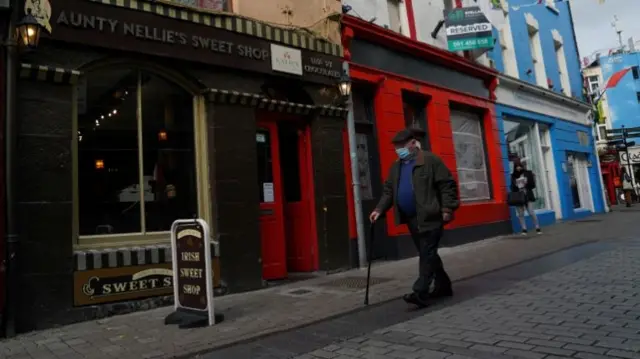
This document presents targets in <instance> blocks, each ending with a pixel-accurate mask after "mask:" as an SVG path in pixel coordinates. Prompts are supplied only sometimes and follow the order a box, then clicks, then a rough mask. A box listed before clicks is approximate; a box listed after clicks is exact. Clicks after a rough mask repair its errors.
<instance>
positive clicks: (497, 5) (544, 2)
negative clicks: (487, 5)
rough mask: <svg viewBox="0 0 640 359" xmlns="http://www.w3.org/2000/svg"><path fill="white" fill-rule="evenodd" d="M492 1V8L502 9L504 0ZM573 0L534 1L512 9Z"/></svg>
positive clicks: (599, 0) (600, 2) (599, 2)
mask: <svg viewBox="0 0 640 359" xmlns="http://www.w3.org/2000/svg"><path fill="white" fill-rule="evenodd" d="M490 1H491V6H492V7H493V8H494V9H501V8H502V4H501V2H502V0H490ZM569 1H571V0H551V1H548V0H533V2H531V3H529V4H524V5H511V9H512V10H514V11H518V10H520V9H522V8H527V7H533V6H538V5H546V3H547V2H554V3H557V2H569ZM597 1H598V4H600V5H602V4H604V2H605V0H597Z"/></svg>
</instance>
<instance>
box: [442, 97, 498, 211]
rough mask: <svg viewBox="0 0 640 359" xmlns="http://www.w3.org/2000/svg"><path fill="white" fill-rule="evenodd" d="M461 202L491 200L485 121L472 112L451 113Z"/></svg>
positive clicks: (452, 111) (453, 111) (456, 111)
mask: <svg viewBox="0 0 640 359" xmlns="http://www.w3.org/2000/svg"><path fill="white" fill-rule="evenodd" d="M451 129H452V132H453V143H454V146H455V149H456V166H457V171H458V186H459V188H460V199H461V200H462V201H463V202H471V201H481V200H486V199H490V198H491V189H490V186H489V176H488V173H487V163H486V155H485V143H484V134H483V131H482V119H481V118H480V116H479V115H477V114H475V113H472V112H465V111H459V110H451Z"/></svg>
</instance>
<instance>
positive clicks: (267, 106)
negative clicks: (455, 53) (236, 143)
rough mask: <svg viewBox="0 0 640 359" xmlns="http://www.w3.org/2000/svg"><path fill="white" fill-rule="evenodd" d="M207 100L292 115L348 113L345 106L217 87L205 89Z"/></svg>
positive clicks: (337, 114)
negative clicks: (317, 104)
mask: <svg viewBox="0 0 640 359" xmlns="http://www.w3.org/2000/svg"><path fill="white" fill-rule="evenodd" d="M206 92H207V94H208V95H207V96H208V99H209V101H211V102H214V103H222V104H228V105H238V106H247V107H254V108H257V109H261V110H266V111H269V112H282V113H287V114H292V115H301V116H306V115H309V114H310V113H312V112H314V111H317V112H319V114H320V115H321V116H326V117H339V118H344V117H346V116H347V114H348V113H349V109H347V108H345V107H337V106H330V105H322V106H315V105H307V104H301V103H295V102H289V101H281V100H274V99H269V98H266V97H265V96H263V95H260V94H255V93H248V92H238V91H229V90H219V89H208V90H206Z"/></svg>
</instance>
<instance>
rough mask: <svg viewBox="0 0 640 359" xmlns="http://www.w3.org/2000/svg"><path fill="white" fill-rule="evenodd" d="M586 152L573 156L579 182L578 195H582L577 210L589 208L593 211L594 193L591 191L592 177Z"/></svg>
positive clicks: (574, 168)
mask: <svg viewBox="0 0 640 359" xmlns="http://www.w3.org/2000/svg"><path fill="white" fill-rule="evenodd" d="M585 156H586V155H585V154H582V153H581V154H579V155H577V156H576V155H574V156H573V170H574V174H575V176H576V182H577V183H578V196H579V197H580V208H574V211H575V210H589V211H591V212H593V195H592V192H591V179H590V178H589V168H588V167H587V160H586V159H584V157H585Z"/></svg>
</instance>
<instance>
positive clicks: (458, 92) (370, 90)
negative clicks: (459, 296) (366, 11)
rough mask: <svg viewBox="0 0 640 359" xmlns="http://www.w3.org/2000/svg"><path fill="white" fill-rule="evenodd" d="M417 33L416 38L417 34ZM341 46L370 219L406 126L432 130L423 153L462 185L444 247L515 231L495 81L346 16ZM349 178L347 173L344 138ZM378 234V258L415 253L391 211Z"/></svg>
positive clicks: (486, 72) (487, 72) (460, 61)
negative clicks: (395, 145) (434, 157)
mask: <svg viewBox="0 0 640 359" xmlns="http://www.w3.org/2000/svg"><path fill="white" fill-rule="evenodd" d="M412 34H413V32H412ZM342 41H343V47H344V50H345V51H344V52H345V61H348V62H349V67H350V76H351V78H352V81H353V98H354V100H353V103H354V117H355V122H356V132H357V135H356V141H357V145H358V157H357V159H358V162H359V168H360V182H361V188H362V203H363V212H364V213H363V214H364V218H367V217H368V213H369V212H370V211H371V210H372V209H373V208H374V207H375V204H376V203H377V200H378V198H379V195H380V191H381V187H382V183H383V181H384V178H386V177H387V174H388V171H389V168H390V167H391V164H392V163H393V162H394V161H395V160H396V159H397V157H396V154H395V152H394V149H393V147H392V145H391V138H392V137H393V136H394V134H395V133H396V132H397V131H399V130H401V129H402V128H405V127H409V126H417V127H420V128H422V129H425V130H426V132H427V138H426V139H425V140H424V141H423V148H424V149H428V150H430V151H432V152H434V153H436V154H437V155H439V156H440V157H441V158H442V159H443V160H444V162H445V163H446V165H447V166H448V167H449V169H450V170H451V171H452V173H453V174H454V176H455V178H456V180H457V181H458V183H459V187H460V195H461V200H462V205H461V207H460V209H459V210H458V211H457V212H456V216H455V221H454V222H453V223H451V224H450V225H449V226H448V227H447V229H448V231H447V234H446V235H445V239H444V245H452V244H459V243H464V242H469V241H474V240H479V239H483V238H488V237H492V236H495V235H500V234H504V233H510V232H511V225H510V222H509V209H508V206H507V204H506V198H505V197H506V188H505V180H504V179H505V173H504V169H503V166H502V162H501V161H502V153H501V151H500V138H499V131H498V124H497V121H496V118H495V112H494V89H495V87H496V85H497V77H496V75H497V73H496V72H495V71H493V70H491V69H489V68H486V67H483V66H480V65H478V64H476V63H474V62H472V61H468V60H466V59H464V58H463V57H460V56H458V55H456V54H453V53H450V52H447V51H444V50H441V49H438V48H435V47H432V46H430V45H427V44H424V43H421V42H418V41H415V40H412V39H410V38H407V37H405V36H402V35H400V34H397V33H395V32H393V31H390V30H387V29H384V28H382V27H379V26H377V25H374V24H371V23H369V22H367V21H363V20H362V19H359V18H355V17H352V16H345V17H344V19H343V29H342ZM344 147H345V171H346V173H347V174H348V173H350V167H349V166H350V159H349V154H348V152H349V151H348V142H347V137H346V134H345V137H344ZM347 189H348V190H347V192H348V193H347V196H348V206H349V214H350V218H349V223H350V226H349V229H350V238H352V242H353V243H352V246H351V248H352V259H355V258H356V254H357V249H356V248H357V247H356V245H355V242H356V241H355V240H353V239H355V238H356V230H355V219H354V218H355V215H354V210H353V208H354V205H353V190H352V186H351V177H350V176H347ZM384 222H385V225H378V226H377V228H376V231H377V234H376V245H375V247H374V252H375V256H376V257H378V258H380V257H383V258H389V259H393V258H402V257H407V256H412V255H415V249H414V248H413V243H412V241H411V239H410V237H409V235H408V230H407V228H406V226H404V225H403V226H396V225H395V223H394V218H393V214H392V213H391V212H389V213H388V216H387V218H386V220H385V221H384Z"/></svg>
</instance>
